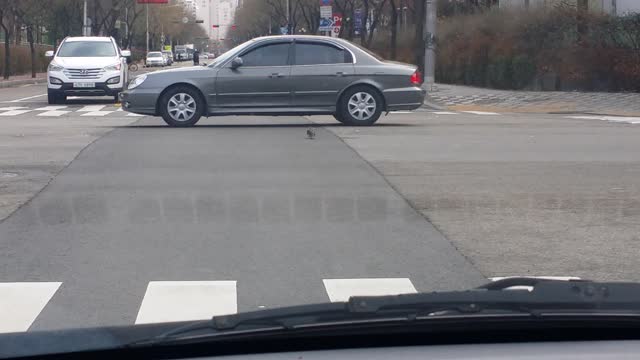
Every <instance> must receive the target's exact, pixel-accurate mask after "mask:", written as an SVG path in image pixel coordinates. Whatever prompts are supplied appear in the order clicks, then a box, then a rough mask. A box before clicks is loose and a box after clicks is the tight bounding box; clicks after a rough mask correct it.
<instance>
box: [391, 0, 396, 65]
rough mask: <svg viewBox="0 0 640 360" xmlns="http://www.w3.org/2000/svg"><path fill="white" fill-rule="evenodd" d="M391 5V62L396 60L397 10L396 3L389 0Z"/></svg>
mask: <svg viewBox="0 0 640 360" xmlns="http://www.w3.org/2000/svg"><path fill="white" fill-rule="evenodd" d="M389 1H390V5H391V55H390V57H391V60H396V59H397V58H398V10H397V8H396V1H395V0H389Z"/></svg>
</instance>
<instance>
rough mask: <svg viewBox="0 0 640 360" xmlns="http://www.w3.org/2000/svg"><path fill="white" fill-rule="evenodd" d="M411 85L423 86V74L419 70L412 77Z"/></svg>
mask: <svg viewBox="0 0 640 360" xmlns="http://www.w3.org/2000/svg"><path fill="white" fill-rule="evenodd" d="M411 83H412V84H413V85H418V86H419V85H420V84H422V74H421V73H420V71H419V70H416V71H415V72H414V73H413V75H411Z"/></svg>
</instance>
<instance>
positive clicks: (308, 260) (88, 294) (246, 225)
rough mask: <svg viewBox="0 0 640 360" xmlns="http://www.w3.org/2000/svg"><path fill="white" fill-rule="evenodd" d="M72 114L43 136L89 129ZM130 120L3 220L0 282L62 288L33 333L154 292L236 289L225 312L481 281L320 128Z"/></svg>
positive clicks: (133, 309) (293, 120)
mask: <svg viewBox="0 0 640 360" xmlns="http://www.w3.org/2000/svg"><path fill="white" fill-rule="evenodd" d="M22 95H26V94H25V93H21V94H20V95H19V96H22ZM35 99H38V98H35ZM34 101H36V100H28V102H21V103H20V104H23V103H24V105H27V106H28V107H33V106H32V105H34V104H31V103H29V102H34ZM72 105H74V104H72ZM72 105H69V106H72ZM83 105H85V104H84V102H83V103H81V104H79V106H83ZM67 110H68V109H67ZM103 111H104V109H103ZM77 112H78V111H72V112H69V113H67V114H64V116H60V117H51V118H50V120H49V121H50V124H49V126H51V127H53V126H55V124H56V121H60V122H63V121H66V122H73V121H76V120H75V119H79V120H77V121H79V122H84V121H88V122H91V121H92V122H93V124H94V125H93V126H95V127H100V125H97V122H98V121H100V120H96V119H94V117H92V116H86V117H81V116H82V115H78V114H77ZM39 113H40V112H37V111H33V112H31V113H25V114H22V115H19V116H16V117H15V119H14V120H20V123H22V124H25V123H27V124H28V123H29V122H30V121H35V120H36V119H35V118H37V117H38V115H37V114H39ZM85 119H86V120H85ZM102 119H103V120H104V121H108V120H107V119H119V120H121V121H124V122H131V121H133V120H131V118H127V117H126V113H123V112H118V113H116V112H112V113H109V114H108V115H107V116H104V117H102ZM134 119H135V122H134V123H130V124H127V125H124V124H121V125H116V126H115V127H116V128H115V130H113V131H110V132H108V133H106V135H105V134H102V135H101V137H99V138H98V139H97V140H96V141H94V142H92V143H90V144H89V145H88V146H87V147H86V148H84V149H82V151H81V152H80V153H79V155H77V157H76V158H75V159H73V161H72V162H70V163H69V164H68V165H67V166H66V167H64V169H63V170H62V171H61V172H60V173H59V174H57V176H55V177H54V178H53V180H52V181H51V182H50V183H49V184H48V185H47V186H46V187H45V188H44V189H43V190H42V191H41V192H39V193H37V195H36V196H35V197H33V198H32V199H31V200H30V201H29V202H28V203H26V204H25V205H23V206H22V207H21V208H19V209H18V210H17V211H15V212H14V213H13V214H12V215H11V216H10V217H8V218H7V219H5V220H4V222H2V223H1V224H0V239H2V240H1V241H0V254H1V255H0V279H1V281H3V282H9V283H23V282H60V283H61V284H60V285H59V288H58V289H57V291H55V294H54V295H53V296H52V297H51V299H50V301H49V302H48V304H46V306H45V307H44V308H43V310H42V311H41V312H40V313H39V314H38V316H37V318H36V319H35V321H34V322H33V324H32V325H31V326H30V329H31V330H41V329H54V328H61V327H84V326H97V325H122V324H133V323H134V322H136V321H138V322H144V319H142V318H145V316H143V315H141V314H142V310H141V306H142V305H141V304H142V303H143V299H144V301H149V302H153V301H155V300H154V299H150V300H147V298H150V297H151V295H149V291H152V289H151V287H150V285H149V284H150V282H158V281H164V282H166V281H176V282H187V281H216V282H223V281H226V282H235V283H233V284H235V285H236V287H237V288H236V291H237V294H236V296H237V299H236V306H237V310H238V311H248V310H256V309H260V308H263V307H277V306H284V305H296V304H305V303H315V302H326V301H329V300H330V299H333V300H335V299H338V298H340V296H341V294H344V292H345V291H349V289H350V287H351V285H349V283H340V282H337V283H335V282H334V283H332V282H331V281H332V279H351V281H358V279H383V280H380V281H381V282H380V283H379V284H377V285H376V284H374V285H373V287H374V288H376V289H378V290H379V289H380V288H381V287H382V288H384V287H385V286H386V285H380V284H384V281H385V280H384V279H386V280H388V281H390V283H392V284H391V285H390V286H391V287H392V288H393V287H394V286H396V285H394V284H397V286H399V287H400V288H402V287H403V286H404V288H405V289H406V288H409V289H411V287H413V288H415V290H417V291H427V290H446V289H464V288H469V287H473V286H476V285H478V284H480V283H482V282H483V281H485V278H484V277H483V276H482V275H481V274H480V273H479V272H478V271H477V270H476V269H475V268H474V267H473V266H471V265H470V263H469V262H468V261H467V260H466V259H465V258H464V257H463V256H462V255H461V254H460V253H459V252H458V251H457V250H456V249H455V248H454V247H453V246H452V245H451V243H450V242H449V241H448V240H447V239H445V238H444V236H442V234H441V233H440V232H438V231H437V230H436V229H435V228H434V227H433V226H432V225H431V224H430V223H429V222H428V221H426V220H425V219H424V218H423V217H422V216H421V215H420V214H419V213H418V212H416V211H415V210H414V209H413V208H412V207H410V205H409V204H408V203H407V202H406V201H405V200H404V198H402V197H401V196H400V195H399V194H398V193H397V192H396V191H394V190H393V189H392V187H391V186H389V184H388V183H387V182H386V180H385V179H384V177H383V176H381V175H380V174H379V173H378V172H377V171H376V169H374V168H373V167H372V166H370V165H369V164H368V163H367V162H366V161H365V160H364V159H362V158H361V157H360V156H359V155H358V154H357V153H356V152H354V151H353V150H352V149H351V148H350V147H349V146H347V145H346V144H345V143H344V142H343V141H342V140H341V139H340V138H338V137H337V136H335V135H334V134H333V133H331V132H329V131H327V130H324V129H322V128H318V129H317V136H316V138H315V139H314V140H309V139H306V138H305V132H306V129H307V127H308V126H309V125H310V124H311V122H310V121H309V120H308V119H306V118H303V117H273V118H261V117H243V118H235V117H225V118H218V119H213V118H211V119H208V120H203V121H202V122H201V123H199V125H200V126H198V127H196V128H190V129H173V128H168V127H166V126H164V124H163V123H162V121H161V120H160V119H154V118H150V117H144V118H134ZM109 128H110V127H109ZM327 280H328V282H327ZM345 281H346V280H345ZM165 284H166V283H165ZM225 284H226V283H225ZM225 284H222V285H225ZM345 284H346V285H345ZM218 285H221V284H220V283H219V284H218ZM222 285H221V286H222ZM345 286H346V287H347V289H346V290H345ZM356 287H357V286H356ZM364 287H365V288H366V286H364ZM174 295H176V294H175V292H174V293H173V294H169V296H174ZM194 296H197V294H196V295H194ZM221 296H222V295H221ZM191 300H192V299H191ZM215 301H216V299H215V297H214V299H213V302H215ZM149 306H151V305H149ZM211 306H212V307H213V308H216V306H217V305H216V304H211ZM218 308H219V307H218ZM223 308H224V307H223ZM231 308H232V309H233V307H231ZM154 311H155V312H156V314H151V315H150V317H151V319H152V320H153V319H154V316H155V318H158V314H157V312H158V310H157V309H155V310H153V309H152V310H151V312H154ZM170 311H171V310H170V309H168V310H167V312H170ZM141 319H142V320H141Z"/></svg>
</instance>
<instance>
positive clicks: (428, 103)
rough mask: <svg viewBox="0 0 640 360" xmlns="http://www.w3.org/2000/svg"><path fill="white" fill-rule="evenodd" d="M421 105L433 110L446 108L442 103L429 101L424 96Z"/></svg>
mask: <svg viewBox="0 0 640 360" xmlns="http://www.w3.org/2000/svg"><path fill="white" fill-rule="evenodd" d="M422 107H425V108H428V109H433V110H447V108H446V107H444V106H442V105H438V104H437V103H435V102H433V101H430V100H429V99H426V98H425V99H424V104H423V105H422Z"/></svg>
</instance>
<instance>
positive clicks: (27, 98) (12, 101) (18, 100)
mask: <svg viewBox="0 0 640 360" xmlns="http://www.w3.org/2000/svg"><path fill="white" fill-rule="evenodd" d="M46 95H47V94H40V95H33V96H29V97H26V98H22V99H16V100H11V101H9V102H10V103H14V102H20V101H22V100H29V99H33V98H37V97H40V96H46Z"/></svg>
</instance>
